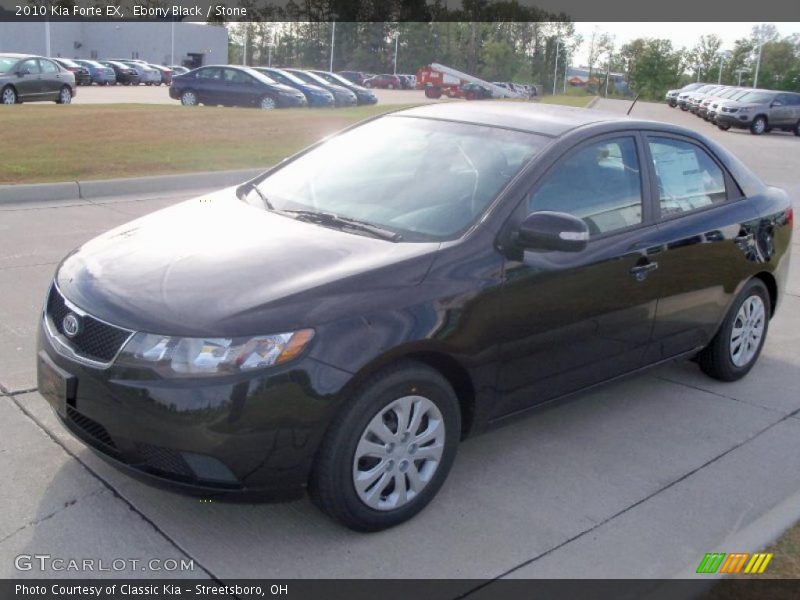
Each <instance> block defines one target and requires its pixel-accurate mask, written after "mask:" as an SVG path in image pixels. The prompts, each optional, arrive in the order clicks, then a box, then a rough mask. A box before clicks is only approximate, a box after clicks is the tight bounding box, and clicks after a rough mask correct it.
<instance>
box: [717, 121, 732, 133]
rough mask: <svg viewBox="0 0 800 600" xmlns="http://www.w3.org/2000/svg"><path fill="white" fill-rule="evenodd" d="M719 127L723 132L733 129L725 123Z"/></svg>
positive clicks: (718, 124) (719, 124)
mask: <svg viewBox="0 0 800 600" xmlns="http://www.w3.org/2000/svg"><path fill="white" fill-rule="evenodd" d="M717 127H719V128H720V129H721V130H722V131H728V129H730V128H731V126H730V125H725V124H723V123H717Z"/></svg>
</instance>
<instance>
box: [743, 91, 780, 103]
mask: <svg viewBox="0 0 800 600" xmlns="http://www.w3.org/2000/svg"><path fill="white" fill-rule="evenodd" d="M772 96H773V94H770V93H768V92H748V93H747V94H745V95H744V96H742V97H741V98H739V102H752V103H754V104H763V103H764V102H769V101H770V100H772Z"/></svg>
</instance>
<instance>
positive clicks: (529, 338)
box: [493, 132, 661, 417]
mask: <svg viewBox="0 0 800 600" xmlns="http://www.w3.org/2000/svg"><path fill="white" fill-rule="evenodd" d="M643 156H644V154H643V149H642V138H641V137H640V136H639V135H638V134H636V133H635V132H625V133H624V134H613V135H609V136H602V137H600V138H594V139H592V140H591V141H589V142H585V143H583V144H580V145H579V146H577V147H576V148H575V149H573V150H571V151H570V152H568V153H567V154H566V155H565V157H564V158H562V159H561V160H560V161H559V162H558V163H556V165H554V167H553V168H551V169H550V170H549V172H548V173H547V174H546V175H545V176H544V177H543V178H542V179H541V181H540V182H539V183H537V184H536V185H535V187H534V188H533V189H532V190H531V193H530V195H529V196H528V198H527V199H526V200H525V201H524V203H523V205H522V206H521V207H520V209H519V210H521V211H522V213H524V214H520V215H518V216H519V217H520V219H519V220H520V221H521V219H522V218H524V217H525V216H526V215H527V214H529V213H531V212H536V211H543V210H547V211H557V212H564V213H569V214H572V215H574V216H577V217H580V218H582V219H583V220H584V221H585V222H586V223H587V225H588V227H589V230H590V236H591V237H590V240H589V242H588V245H587V247H586V248H585V249H584V250H583V251H581V252H534V251H525V252H524V254H523V255H522V256H520V259H519V260H509V261H508V262H507V265H506V283H505V284H504V288H503V311H502V318H501V319H498V332H497V338H498V339H500V340H503V342H502V343H501V350H500V352H501V367H500V372H499V378H498V385H499V387H500V389H501V391H502V401H501V404H500V405H499V406H498V407H497V409H496V413H495V414H494V415H493V417H499V416H502V415H504V414H509V413H513V412H516V411H519V410H523V409H525V408H527V407H529V406H531V405H532V404H536V403H539V402H543V401H546V400H549V399H551V398H555V397H557V396H561V395H563V394H566V393H569V392H573V391H576V390H579V389H581V388H584V387H586V386H589V385H592V384H595V383H598V382H600V381H603V380H606V379H609V378H612V377H614V376H617V375H620V374H622V373H625V372H629V371H632V370H635V369H637V368H638V367H640V366H642V365H643V361H644V359H645V356H646V354H647V349H648V345H649V342H650V333H651V328H652V325H653V320H654V317H655V311H656V302H657V299H658V289H659V287H658V279H659V278H660V277H661V273H660V272H659V271H658V270H657V269H658V264H657V260H658V258H657V256H654V255H653V252H654V251H653V245H654V243H653V238H654V237H655V236H656V235H657V227H656V225H655V224H654V223H653V221H652V216H651V214H650V212H651V211H650V208H649V207H650V199H649V195H650V193H651V190H650V186H649V185H643V182H644V181H649V179H648V177H647V175H646V172H647V163H646V162H645V161H644V159H643ZM643 172H644V173H645V176H644V177H643ZM657 252H658V247H656V248H655V253H656V254H657Z"/></svg>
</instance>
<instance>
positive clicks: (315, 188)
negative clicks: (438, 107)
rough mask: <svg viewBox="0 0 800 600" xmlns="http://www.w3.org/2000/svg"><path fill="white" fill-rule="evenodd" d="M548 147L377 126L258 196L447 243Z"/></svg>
mask: <svg viewBox="0 0 800 600" xmlns="http://www.w3.org/2000/svg"><path fill="white" fill-rule="evenodd" d="M547 141H548V140H547V138H544V137H542V136H538V135H535V134H530V133H524V132H517V131H509V130H505V129H497V128H491V127H485V126H480V125H471V124H464V123H453V122H449V121H438V120H429V119H419V118H410V117H401V116H396V117H383V118H380V119H377V120H375V121H371V122H369V123H367V124H365V125H362V126H360V127H357V128H355V129H353V130H351V131H348V132H345V133H343V134H341V135H338V136H335V137H333V138H331V139H330V140H329V141H327V142H325V143H323V144H322V145H320V146H318V147H316V148H315V149H313V150H311V151H310V152H308V153H306V154H305V155H303V156H301V157H299V158H298V159H296V160H294V161H292V162H291V163H289V164H287V165H286V166H285V167H283V168H281V169H279V170H278V171H275V172H274V173H273V174H271V175H268V176H267V177H266V178H265V179H263V180H262V181H261V182H260V183H258V191H259V196H261V198H262V199H264V198H266V199H267V200H268V201H269V204H270V205H271V206H272V208H274V209H275V210H276V211H279V212H280V211H313V212H321V213H329V214H332V215H336V216H338V217H342V218H347V219H355V220H358V221H361V222H365V223H369V224H371V225H375V226H377V227H381V228H383V229H387V230H390V231H394V232H397V233H399V234H400V235H402V238H403V239H404V240H408V241H429V240H441V239H450V238H453V237H455V236H456V235H457V234H459V233H460V232H463V231H464V230H466V229H467V227H469V226H470V225H472V224H473V223H475V222H476V221H477V219H478V218H479V217H480V216H481V215H482V214H483V213H484V211H485V210H486V209H487V207H488V206H489V205H490V204H491V202H492V200H493V199H494V198H495V197H496V196H497V195H498V194H499V193H500V191H501V190H502V189H503V188H504V187H505V185H506V184H507V183H508V182H509V181H510V180H511V178H512V177H513V176H514V175H515V174H516V173H517V172H518V171H519V170H520V169H521V168H522V166H523V165H525V164H526V163H527V162H528V161H529V160H530V159H531V158H532V157H533V156H535V155H536V154H538V153H539V152H540V151H541V149H542V148H543V147H544V146H545V144H546V143H547ZM250 200H251V199H250V198H249V197H248V201H250ZM252 200H253V202H254V204H256V205H259V206H263V204H261V203H260V202H259V200H258V198H255V199H252Z"/></svg>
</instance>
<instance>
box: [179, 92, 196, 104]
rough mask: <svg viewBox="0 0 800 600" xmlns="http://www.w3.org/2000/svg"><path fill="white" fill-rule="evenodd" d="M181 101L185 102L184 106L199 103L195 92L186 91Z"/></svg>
mask: <svg viewBox="0 0 800 600" xmlns="http://www.w3.org/2000/svg"><path fill="white" fill-rule="evenodd" d="M181 102H183V105H184V106H194V105H195V104H197V98H196V97H195V95H194V93H193V92H184V94H183V96H181Z"/></svg>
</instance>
